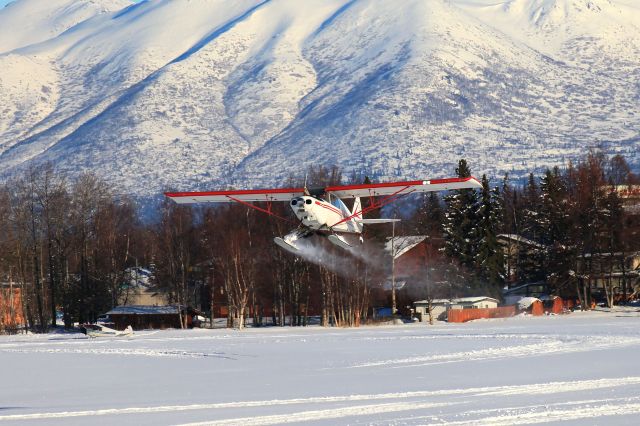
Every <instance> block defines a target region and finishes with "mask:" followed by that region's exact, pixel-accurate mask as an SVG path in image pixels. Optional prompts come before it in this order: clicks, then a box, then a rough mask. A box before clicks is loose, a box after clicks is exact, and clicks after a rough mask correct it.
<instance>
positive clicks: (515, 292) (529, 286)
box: [502, 281, 550, 305]
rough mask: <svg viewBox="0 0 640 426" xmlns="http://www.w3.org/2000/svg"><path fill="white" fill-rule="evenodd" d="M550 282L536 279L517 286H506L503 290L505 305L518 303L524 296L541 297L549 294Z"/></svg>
mask: <svg viewBox="0 0 640 426" xmlns="http://www.w3.org/2000/svg"><path fill="white" fill-rule="evenodd" d="M549 291H550V289H549V284H547V283H546V282H544V281H536V282H533V283H526V284H522V285H519V286H516V287H511V288H505V289H504V290H503V291H502V297H503V298H504V304H505V305H513V304H516V303H518V301H519V300H520V299H522V298H523V297H535V298H537V299H541V298H543V297H545V296H548V295H549Z"/></svg>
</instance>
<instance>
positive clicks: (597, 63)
mask: <svg viewBox="0 0 640 426" xmlns="http://www.w3.org/2000/svg"><path fill="white" fill-rule="evenodd" d="M56 1H57V2H59V3H61V4H63V3H64V0H56ZM40 3H41V2H40ZM77 3H83V4H84V3H87V4H89V3H91V4H93V5H94V6H96V7H95V10H96V12H95V13H93V14H92V15H91V16H89V17H87V18H86V19H85V20H83V21H82V22H79V23H76V24H74V25H72V26H71V27H69V28H68V29H66V30H65V31H63V32H60V33H58V34H54V35H52V36H50V37H49V38H48V39H47V40H40V41H38V42H36V43H33V44H30V45H26V46H22V47H20V48H18V49H12V50H11V51H7V50H6V49H5V46H8V45H10V44H11V43H9V42H7V41H6V40H5V39H3V38H2V37H3V36H2V34H3V33H2V32H1V31H0V52H4V53H0V67H1V68H2V69H5V70H8V71H6V72H3V73H2V74H0V105H5V107H4V108H3V107H0V167H1V168H3V169H4V170H5V172H4V174H3V175H4V176H5V177H7V176H10V175H11V174H14V173H16V172H18V171H19V170H20V169H21V168H22V167H25V166H26V165H27V164H30V163H32V162H35V163H40V162H45V161H51V162H52V163H54V164H55V165H56V166H57V167H59V168H60V169H61V170H65V171H67V172H70V173H71V174H75V173H79V172H81V171H85V170H93V171H95V172H96V173H97V174H98V175H100V176H102V177H104V178H105V179H107V180H108V181H109V182H111V183H112V184H113V185H114V186H117V187H119V188H122V190H123V191H125V192H129V193H132V194H137V195H149V194H153V193H158V192H159V191H161V190H162V189H166V188H173V189H180V190H187V189H193V188H212V187H220V186H236V187H246V186H250V185H277V184H281V183H282V182H283V181H284V180H286V179H287V178H288V177H289V176H291V175H302V174H304V172H305V170H306V168H308V166H310V165H311V164H325V165H333V164H335V165H339V166H341V167H342V168H343V169H344V170H345V172H346V173H347V174H348V173H351V172H360V173H366V174H369V175H371V176H373V177H375V178H378V179H397V178H410V177H416V176H417V177H425V178H428V177H440V176H447V175H450V174H451V170H453V165H454V164H455V162H456V161H457V159H458V158H460V157H467V159H468V160H469V161H470V162H471V164H472V167H473V168H474V171H476V172H477V173H489V174H490V175H492V176H494V177H496V178H499V177H501V175H502V174H503V173H504V172H511V173H512V174H514V175H515V176H516V177H518V176H522V175H523V174H525V173H527V172H528V171H530V170H532V169H535V168H536V167H540V166H553V165H556V164H562V163H563V162H565V161H568V160H570V159H576V158H578V157H579V156H581V155H582V154H584V152H585V150H587V149H589V148H598V147H600V148H602V149H604V150H606V151H607V152H608V153H611V154H615V153H620V154H624V155H625V156H626V157H627V159H628V161H629V162H630V163H631V165H632V167H634V169H635V170H638V169H639V168H640V154H638V150H637V149H635V148H636V147H637V140H638V138H639V137H640V124H639V123H638V120H637V117H638V115H637V114H638V113H637V112H636V111H638V110H640V108H638V106H640V83H638V82H639V81H640V59H638V58H640V29H639V28H638V26H637V24H635V22H636V21H635V20H634V19H633V18H634V17H638V18H640V9H638V8H637V7H633V4H632V3H629V2H628V1H627V0H615V1H614V0H611V1H610V0H512V1H503V2H498V3H499V4H497V5H496V2H489V1H487V0H451V1H444V0H421V1H418V0H416V1H407V2H405V3H403V7H397V3H396V2H390V1H382V0H379V1H376V0H366V1H365V0H359V1H358V0H350V1H347V0H310V1H308V2H296V1H292V0H264V1H258V0H253V1H252V0H245V1H238V2H233V3H229V2H224V1H221V0H209V1H207V0H199V1H191V2H185V1H180V0H178V1H167V0H153V1H147V2H142V3H139V4H136V5H131V4H130V2H122V3H123V4H125V3H126V5H124V6H123V7H120V8H116V9H117V10H103V9H100V3H99V2H97V3H96V2H88V1H86V0H85V2H82V1H81V2H77ZM16 4H18V5H21V8H22V9H29V10H30V11H31V13H37V11H38V10H41V9H39V6H36V5H37V4H38V2H37V1H36V0H18V1H17V3H16ZM5 9H10V7H7V8H5ZM4 12H5V10H0V22H2V19H3V13H4ZM516 18H517V19H516ZM14 19H17V18H15V17H14ZM585 22H586V23H589V24H588V25H586V24H585ZM637 22H640V19H639V20H638V21H637ZM525 24H526V25H525ZM45 27H46V25H45ZM519 28H520V29H519ZM559 28H560V29H559ZM518 31H519V32H518ZM44 32H46V31H45V30H42V31H41V33H44ZM549 40H559V41H557V42H555V43H551V42H550V41H549Z"/></svg>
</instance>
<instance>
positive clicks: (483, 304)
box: [451, 296, 499, 309]
mask: <svg viewBox="0 0 640 426" xmlns="http://www.w3.org/2000/svg"><path fill="white" fill-rule="evenodd" d="M453 302H454V305H457V306H452V307H451V308H452V309H456V308H457V309H493V308H497V307H498V303H499V300H498V299H494V298H493V297H488V296H477V297H460V298H458V299H453Z"/></svg>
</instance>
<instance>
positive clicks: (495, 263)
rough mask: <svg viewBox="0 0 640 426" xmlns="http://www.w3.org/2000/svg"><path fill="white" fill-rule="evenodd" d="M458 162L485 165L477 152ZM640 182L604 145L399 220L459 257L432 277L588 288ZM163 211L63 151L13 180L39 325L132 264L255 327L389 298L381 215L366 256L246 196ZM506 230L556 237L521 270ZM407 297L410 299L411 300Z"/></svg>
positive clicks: (105, 305) (19, 268)
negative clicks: (295, 242)
mask: <svg viewBox="0 0 640 426" xmlns="http://www.w3.org/2000/svg"><path fill="white" fill-rule="evenodd" d="M456 172H457V174H458V176H460V177H466V176H470V175H471V170H470V169H469V166H468V164H467V163H466V161H464V160H461V161H460V162H459V164H458V167H457V169H456ZM344 181H350V182H354V183H357V182H366V177H363V176H357V175H354V176H351V177H350V178H349V179H344V178H343V176H342V173H341V171H340V170H339V169H338V168H336V167H317V168H312V169H310V170H309V173H308V182H309V185H310V186H318V187H321V186H328V185H335V184H339V183H343V182H344ZM637 182H638V180H637V177H636V176H635V175H634V174H632V173H631V172H630V170H629V167H628V165H627V164H626V162H625V161H624V158H622V157H620V156H616V157H613V158H610V159H609V158H607V157H605V156H604V155H602V154H596V153H591V154H589V155H588V156H587V157H586V158H585V159H584V160H582V161H580V162H579V163H577V164H575V165H573V164H569V165H567V166H566V167H565V168H563V169H560V168H557V167H556V168H553V169H549V170H547V171H546V172H545V173H544V175H543V176H541V177H535V176H534V175H533V174H532V175H531V176H530V178H529V181H528V183H527V184H526V185H522V186H518V185H515V184H512V183H511V182H510V180H509V177H508V176H505V177H504V179H503V180H502V181H501V182H500V184H499V185H495V186H493V187H492V186H491V185H490V182H489V180H488V179H487V178H486V177H485V176H483V178H482V185H483V188H482V190H479V191H475V190H463V191H455V192H452V193H450V194H447V195H446V196H444V197H442V198H441V197H440V196H439V195H438V194H435V193H431V194H427V195H425V196H424V197H422V198H420V199H419V200H418V205H417V206H414V207H413V208H409V209H407V210H408V211H410V212H411V213H410V215H409V216H408V217H407V216H406V215H405V217H404V218H403V219H404V220H403V222H401V223H400V226H399V227H398V232H397V234H398V235H402V234H406V235H416V234H418V235H427V236H429V239H428V245H429V252H430V253H431V255H430V258H429V263H431V264H439V265H446V267H444V268H441V269H442V270H440V271H435V272H433V271H432V272H431V274H432V276H431V278H430V279H431V281H433V282H434V283H435V282H436V281H437V282H438V285H439V288H440V289H441V290H442V288H447V289H448V292H449V293H451V292H453V291H455V292H456V294H457V295H465V294H464V293H467V294H473V293H476V292H478V291H483V292H487V293H489V294H495V295H499V291H500V289H501V288H502V286H504V285H505V283H508V282H509V283H519V282H522V283H525V282H530V281H534V280H547V281H549V282H550V283H551V284H552V285H553V287H554V289H555V291H557V292H558V293H562V292H564V293H573V294H576V293H577V296H578V297H581V298H587V297H588V295H587V291H586V289H587V287H588V286H589V285H590V282H589V279H588V277H589V271H588V270H585V266H584V265H583V264H584V262H582V264H581V262H580V259H582V260H584V259H585V256H586V255H587V254H592V253H607V252H609V253H613V252H617V251H624V252H630V251H632V250H637V249H638V247H637V244H638V243H637V242H638V238H637V235H638V229H637V222H630V220H631V218H630V217H629V215H628V214H627V213H626V211H625V210H624V209H623V208H622V201H621V200H620V198H619V196H618V195H617V193H616V192H615V191H611V190H608V189H607V188H612V187H613V186H615V185H623V184H634V183H637ZM299 183H300V182H295V181H294V180H293V179H292V182H290V184H291V185H295V184H299ZM363 201H364V202H365V203H366V202H367V200H363ZM278 204H280V203H278ZM273 212H274V213H275V214H276V215H277V216H279V217H281V218H285V219H287V218H291V217H292V216H290V215H289V213H290V212H289V211H288V206H287V205H274V206H273ZM389 213H390V212H389V211H385V214H389ZM371 214H372V215H374V216H375V215H378V216H379V215H380V214H381V212H380V211H374V212H372V213H371ZM158 217H159V218H158V219H157V220H155V221H151V222H149V221H145V220H142V218H141V215H140V212H139V209H138V207H137V205H136V203H135V202H134V200H132V199H130V198H128V197H123V196H121V195H118V194H115V193H113V192H112V191H111V190H110V189H109V187H108V185H107V184H106V183H105V182H104V181H102V180H100V179H99V178H97V177H96V176H95V175H92V174H90V173H86V174H82V175H80V176H79V177H77V178H74V179H70V178H68V177H67V176H65V175H64V174H62V173H59V172H57V171H56V170H55V168H54V167H53V166H52V165H45V166H41V167H32V168H30V169H28V170H27V171H25V172H24V173H23V174H22V175H21V176H19V177H16V178H14V179H12V180H10V181H7V182H5V183H4V184H2V185H0V281H1V282H4V283H11V284H12V285H14V284H15V285H16V286H17V287H19V288H20V289H21V291H22V304H23V307H22V308H23V312H24V315H25V318H26V322H27V326H28V328H29V329H30V330H33V331H37V332H44V331H47V330H48V329H50V328H51V327H54V326H56V317H57V316H59V315H60V314H61V315H62V321H63V322H64V325H65V326H66V327H71V326H73V324H74V323H84V322H94V321H95V320H96V319H97V317H98V316H99V315H101V314H104V313H105V312H107V311H108V310H110V309H111V308H113V307H115V306H117V305H119V304H120V303H121V301H122V300H123V296H124V294H125V293H126V291H127V288H128V286H130V284H131V283H130V273H129V272H128V271H130V270H131V268H134V267H138V266H145V267H148V268H149V269H150V270H151V271H152V276H153V280H152V284H153V285H154V286H155V288H156V289H157V290H158V291H160V292H162V293H163V294H166V299H167V303H173V304H181V305H190V306H194V307H196V308H198V309H200V310H202V311H204V312H208V313H209V315H210V316H213V315H214V313H215V312H218V313H220V312H221V309H220V307H224V309H225V315H226V317H227V325H228V326H230V327H239V328H240V327H243V326H244V324H245V321H246V319H247V318H251V319H252V323H253V324H254V325H255V326H259V325H264V324H273V325H280V326H282V325H291V326H303V325H307V324H308V323H309V321H310V318H312V317H314V318H319V321H320V324H321V325H323V326H329V325H335V326H358V325H359V324H361V323H362V322H363V321H367V320H370V319H371V313H372V309H371V308H372V307H374V306H389V303H390V297H391V296H390V295H389V293H388V292H387V291H384V283H385V281H386V280H387V277H388V275H389V272H390V270H389V264H390V262H389V259H388V258H387V257H385V256H384V253H383V252H382V246H383V245H384V243H385V239H386V237H388V236H389V230H388V229H384V228H381V227H377V228H376V227H369V229H368V231H367V233H366V234H365V247H371V249H367V250H369V251H367V252H365V254H364V255H363V256H345V253H344V252H343V251H342V250H341V249H339V248H336V247H334V246H333V245H331V244H329V243H327V242H326V241H324V240H323V239H318V241H317V244H318V247H319V252H320V254H319V255H318V257H317V259H315V261H309V259H301V258H298V257H296V256H294V255H292V254H290V253H287V252H285V251H284V250H281V249H280V248H278V247H277V246H275V245H274V244H273V237H274V236H281V235H284V234H285V233H287V232H288V231H289V230H290V229H291V228H292V227H295V224H292V223H289V222H287V220H280V219H279V218H277V217H275V216H265V215H263V214H261V213H260V212H256V211H254V210H251V209H247V208H246V207H244V206H241V205H218V206H215V207H211V206H204V207H203V206H196V207H191V206H180V205H177V204H175V203H173V202H171V201H169V200H164V201H163V202H162V204H161V206H160V212H159V215H158ZM500 234H513V235H521V236H522V237H524V238H527V239H530V240H531V241H535V242H537V244H540V247H542V248H543V249H541V250H539V251H537V252H536V255H535V256H523V257H522V258H519V259H517V263H518V264H517V265H515V266H517V267H516V268H514V269H515V270H516V271H517V273H516V274H515V275H514V274H512V273H510V271H509V269H510V268H511V265H509V263H508V262H507V261H506V259H505V257H504V255H503V250H502V249H501V247H500V246H499V245H498V241H497V239H498V235H500ZM634 236H635V237H634ZM312 260H313V259H312ZM424 267H425V268H428V267H429V265H424ZM428 274H429V272H428V271H427V269H425V275H427V276H428ZM585 277H587V278H585ZM432 288H436V289H437V288H438V286H437V285H436V286H435V287H432ZM400 297H401V298H402V294H401V295H400ZM404 297H405V299H406V300H402V301H401V302H400V305H402V306H404V305H405V304H408V303H410V301H411V295H410V294H405V296H404ZM183 325H184V324H183Z"/></svg>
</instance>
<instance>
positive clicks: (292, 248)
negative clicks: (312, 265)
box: [273, 237, 300, 254]
mask: <svg viewBox="0 0 640 426" xmlns="http://www.w3.org/2000/svg"><path fill="white" fill-rule="evenodd" d="M273 241H274V242H275V243H276V244H277V245H279V246H280V247H282V248H283V249H285V250H287V251H289V252H291V253H294V254H296V253H298V252H299V251H300V249H299V248H298V247H296V246H294V245H293V244H289V243H288V242H287V241H286V240H284V239H283V238H280V237H275V238H274V239H273Z"/></svg>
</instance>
